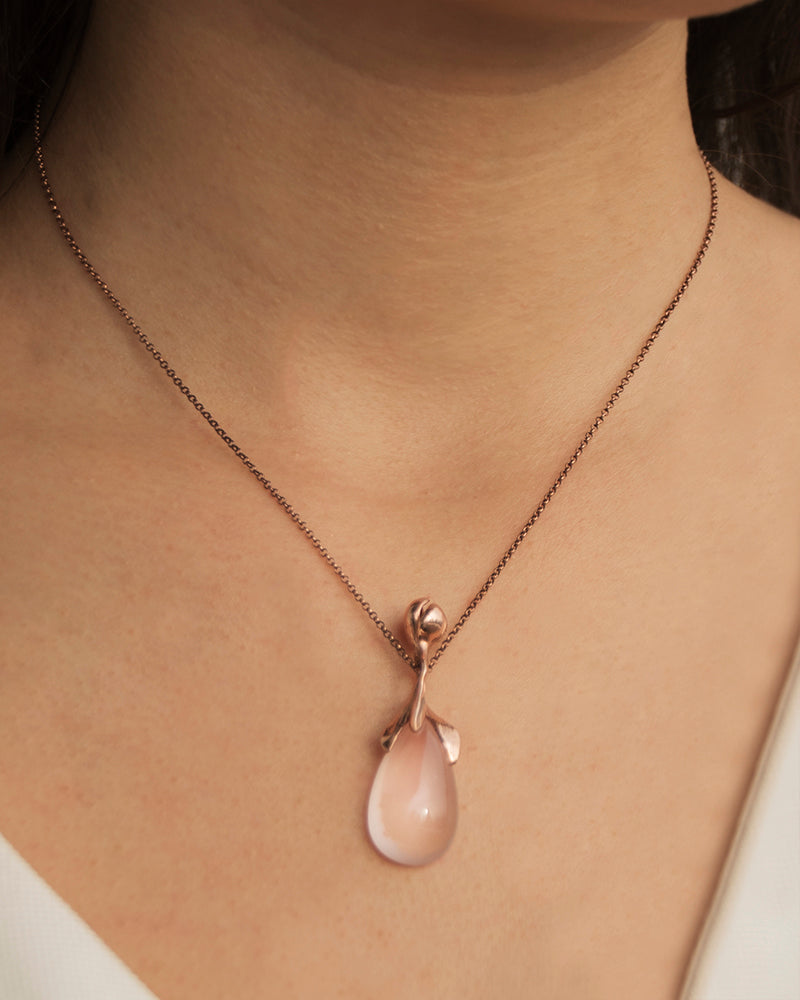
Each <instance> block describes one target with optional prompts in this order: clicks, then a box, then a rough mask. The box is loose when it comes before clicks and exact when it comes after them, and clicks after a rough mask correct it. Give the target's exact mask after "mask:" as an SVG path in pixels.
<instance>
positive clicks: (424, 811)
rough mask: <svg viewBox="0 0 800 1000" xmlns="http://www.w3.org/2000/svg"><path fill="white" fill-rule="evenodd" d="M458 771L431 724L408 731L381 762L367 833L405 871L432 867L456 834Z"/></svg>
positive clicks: (370, 796) (369, 810)
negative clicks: (419, 867)
mask: <svg viewBox="0 0 800 1000" xmlns="http://www.w3.org/2000/svg"><path fill="white" fill-rule="evenodd" d="M457 819H458V802H457V799H456V783H455V779H454V778H453V766H452V764H451V763H450V762H449V760H448V759H447V756H446V754H445V751H444V747H443V746H442V744H441V741H440V740H439V737H438V736H437V735H436V733H435V731H434V729H433V726H432V725H431V723H430V721H429V720H427V719H426V720H425V722H424V724H423V726H422V729H420V731H419V732H418V733H415V732H413V731H412V730H411V728H410V727H409V726H405V727H404V728H403V729H402V731H401V732H400V735H399V736H398V737H397V740H396V741H395V744H394V746H393V747H392V749H391V750H390V751H389V752H388V753H387V754H386V755H385V756H384V758H383V760H382V761H381V763H380V765H379V767H378V772H377V774H376V775H375V780H374V781H373V783H372V791H371V792H370V794H369V805H368V806H367V829H368V831H369V835H370V839H371V840H372V843H373V844H374V845H375V847H376V848H377V850H378V851H380V853H381V854H383V855H384V856H385V857H387V858H389V860H390V861H396V862H397V863H398V864H401V865H427V864H429V863H430V862H431V861H435V860H436V859H437V858H438V857H440V855H442V854H444V852H445V851H446V850H447V848H448V847H449V846H450V841H451V840H452V839H453V834H454V833H455V832H456V821H457Z"/></svg>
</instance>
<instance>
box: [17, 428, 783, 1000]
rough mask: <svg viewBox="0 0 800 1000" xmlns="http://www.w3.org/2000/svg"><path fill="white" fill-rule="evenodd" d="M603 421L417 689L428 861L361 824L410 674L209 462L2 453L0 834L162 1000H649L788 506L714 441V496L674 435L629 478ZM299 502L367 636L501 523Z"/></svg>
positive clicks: (44, 441)
mask: <svg viewBox="0 0 800 1000" xmlns="http://www.w3.org/2000/svg"><path fill="white" fill-rule="evenodd" d="M692 419H697V420H699V419H701V416H700V415H698V416H697V417H696V418H692ZM690 423H691V421H690ZM630 426H632V424H631V422H630V421H629V419H628V418H627V417H626V416H624V415H622V416H621V418H620V428H619V441H618V443H615V442H613V441H612V440H611V435H608V438H607V439H606V442H607V443H604V442H601V441H598V442H597V444H596V446H595V447H594V450H593V453H590V454H587V456H586V457H585V459H584V460H583V461H582V463H581V466H580V467H579V468H578V469H576V470H575V472H574V474H573V475H572V476H571V477H570V479H569V481H568V483H567V484H565V486H564V487H563V488H562V490H561V491H560V492H559V495H558V497H557V502H554V503H553V504H552V506H551V508H550V509H548V511H547V514H546V516H545V517H543V518H542V520H541V521H540V523H539V524H538V525H537V526H536V528H535V529H534V532H533V533H532V535H531V537H530V538H529V539H528V541H527V542H526V544H525V546H523V548H522V549H521V550H520V551H519V553H518V554H517V556H516V557H515V559H514V560H513V561H512V563H511V564H510V565H509V567H508V568H507V569H506V571H505V572H504V573H503V574H502V576H501V577H500V579H499V580H498V581H497V583H496V584H495V586H494V587H493V589H492V590H491V592H490V594H489V595H488V596H487V597H486V599H485V600H484V602H483V603H482V604H481V606H480V607H479V609H478V610H477V611H476V612H475V614H474V616H473V619H472V620H471V621H470V622H469V623H468V625H467V626H466V627H465V628H464V630H463V632H462V634H461V635H459V637H458V638H457V639H456V640H455V641H454V642H453V644H452V646H451V647H450V649H449V650H448V652H447V654H446V656H444V657H443V658H442V660H441V661H440V663H439V664H437V666H436V668H435V670H434V672H433V674H432V675H431V677H430V680H429V684H428V697H429V702H430V704H431V706H432V707H433V708H434V710H436V711H437V712H439V713H440V714H442V715H443V716H444V717H445V718H447V719H448V720H449V721H452V722H453V724H454V725H456V726H457V727H458V729H459V731H460V733H461V737H462V754H461V759H460V761H459V763H458V764H457V765H456V780H457V784H458V792H459V804H460V805H459V808H460V814H459V828H458V831H457V833H456V838H455V841H454V844H453V846H452V847H451V848H450V850H449V851H448V853H447V854H446V855H445V856H444V857H443V858H442V859H441V860H440V861H439V862H437V863H435V864H434V865H432V866H430V867H428V868H420V869H407V868H403V867H399V866H395V865H392V864H389V863H387V862H386V861H384V860H383V859H382V858H380V857H379V856H378V855H376V854H375V852H374V851H373V850H372V848H371V847H370V846H369V843H368V840H367V837H366V834H365V824H364V819H365V808H366V800H367V795H368V791H369V787H370V783H371V780H372V776H373V774H374V770H375V768H376V766H377V764H378V762H379V760H380V750H379V737H380V734H381V732H382V731H383V729H384V727H385V726H386V725H387V724H388V723H389V722H390V721H391V720H392V718H393V717H394V716H395V714H396V713H397V711H398V710H399V709H400V708H401V707H402V705H403V704H404V702H405V701H406V700H407V698H408V696H409V695H410V692H411V688H412V685H413V680H414V678H413V674H412V673H411V671H410V670H409V668H408V667H407V666H406V665H405V664H404V663H403V662H402V661H401V660H400V659H399V657H397V655H396V654H395V653H394V652H393V651H392V650H391V648H390V647H389V646H388V644H387V643H386V641H385V639H383V637H381V636H380V635H379V634H378V632H377V631H376V630H375V629H374V627H373V626H372V624H371V623H370V622H369V620H368V619H367V618H366V616H365V615H364V613H363V611H361V609H359V608H358V607H357V606H356V604H355V603H354V602H353V601H352V599H351V597H350V596H349V595H348V594H347V593H346V591H345V590H344V588H343V587H342V585H341V583H340V581H338V580H337V579H336V577H335V576H334V575H333V574H332V573H331V572H330V569H329V568H328V567H326V566H325V565H324V563H323V562H322V561H321V560H320V558H319V556H318V554H317V553H315V552H314V551H313V550H312V549H311V547H310V546H309V545H308V544H307V542H305V541H304V539H303V538H302V537H301V536H300V534H299V533H298V532H297V530H296V529H295V528H293V526H292V525H291V524H290V523H289V522H288V520H287V519H286V518H285V516H284V515H282V514H281V512H280V511H278V510H277V509H276V508H274V506H273V505H272V504H271V502H270V501H269V499H268V498H266V497H265V496H264V495H263V493H260V492H259V489H258V487H257V485H255V484H254V483H252V482H251V480H250V479H249V477H248V476H247V474H246V473H245V472H243V471H242V470H240V469H239V468H237V466H236V463H235V461H234V460H232V459H231V457H230V456H229V455H228V454H227V453H226V452H225V449H224V448H221V446H220V445H219V442H217V441H215V440H214V439H213V438H210V437H209V438H206V437H204V436H203V432H201V431H198V432H197V433H195V431H194V430H189V431H187V432H186V434H187V435H188V436H186V437H183V438H182V437H180V435H179V436H178V440H177V441H176V442H175V443H163V442H162V444H161V445H160V447H159V449H158V450H154V449H153V448H152V447H150V445H149V441H150V440H151V438H150V436H149V435H148V434H147V433H146V431H147V430H148V428H147V427H145V426H143V425H142V426H138V427H136V428H134V430H135V431H137V433H135V434H132V435H130V436H129V437H128V436H125V437H122V438H120V437H115V436H113V435H112V436H111V437H109V435H108V431H107V430H103V431H102V432H96V433H95V434H94V435H92V434H89V437H88V439H87V436H86V435H85V434H84V435H80V434H77V433H73V434H66V433H65V434H64V436H63V437H62V438H60V439H58V438H56V439H53V437H52V436H49V435H41V436H38V437H37V435H31V436H29V437H28V439H27V440H26V441H25V442H24V447H23V446H22V445H23V442H22V441H21V440H20V439H19V437H16V438H13V436H12V440H7V441H6V454H7V456H8V458H7V463H6V469H7V470H8V473H9V475H8V479H7V482H8V484H9V489H8V491H7V493H6V495H5V496H4V519H5V523H13V524H14V525H15V531H14V533H13V535H11V536H8V537H7V538H6V540H5V542H4V546H5V551H4V553H3V565H4V594H3V601H2V607H3V615H4V621H3V628H2V635H3V644H4V649H3V676H2V698H0V760H2V761H3V780H2V783H0V807H1V809H0V811H1V812H2V816H3V834H4V835H5V836H6V837H7V839H8V840H9V841H10V842H11V843H12V844H13V845H14V846H15V847H16V848H17V849H18V850H19V851H20V853H22V854H23V856H24V857H25V858H26V859H27V860H28V861H29V862H30V863H31V864H33V866H34V867H35V868H36V869H37V870H38V871H39V872H40V873H41V874H42V875H43V876H44V877H45V879H47V881H48V882H50V884H51V885H52V886H53V887H54V888H55V889H56V891H58V892H59V893H60V894H61V895H62V896H63V897H64V898H65V899H66V900H67V901H68V902H69V903H70V904H71V905H72V906H73V907H74V908H75V909H76V910H77V912H78V913H79V914H80V915H81V916H82V917H83V918H84V919H85V920H86V921H87V922H88V923H89V924H90V925H91V926H92V927H93V928H94V929H95V930H96V931H97V932H98V933H99V934H100V936H101V937H102V938H103V939H104V940H105V941H106V942H107V943H108V944H109V945H110V947H111V948H113V949H114V951H116V952H117V953H118V954H119V955H120V957H121V958H122V959H123V960H124V961H125V962H126V963H127V964H128V965H130V967H131V968H132V969H133V970H134V971H135V972H136V973H137V974H138V975H139V976H140V977H141V978H142V979H143V980H144V982H145V983H147V985H148V986H150V987H151V989H153V990H154V992H155V993H156V994H157V995H158V996H159V997H160V998H161V1000H181V998H188V997H192V998H195V1000H217V998H222V997H227V996H233V995H235V996H237V997H242V998H246V997H253V998H255V997H270V996H276V997H277V996H281V997H303V996H309V995H312V993H315V992H316V993H321V994H323V995H343V996H344V995H346V996H349V997H363V998H368V997H374V996H376V995H381V996H384V997H386V998H391V1000H394V998H398V1000H399V998H404V997H408V996H414V995H421V996H434V995H435V996H440V997H446V998H447V997H453V998H455V997H460V998H465V997H467V998H475V1000H478V998H481V997H486V996H491V995H497V996H505V997H508V998H528V997H531V996H535V997H536V998H537V1000H539V998H541V1000H562V998H563V1000H566V998H574V997H575V996H583V997H591V998H596V1000H604V998H611V997H619V996H648V997H651V998H654V1000H656V998H663V1000H668V998H671V997H675V996H676V995H677V990H678V985H679V982H680V978H681V976H682V974H683V970H684V968H685V964H686V962H687V961H688V957H689V953H690V949H691V946H692V943H693V941H694V938H695V936H696V934H697V932H698V930H699V927H700V923H701V920H702V918H703V915H704V912H705V909H706V907H707V905H708V902H709V897H710V893H711V891H712V890H713V886H714V884H715V881H716V878H717V876H718V873H719V868H720V865H721V863H722V860H723V857H724V852H725V848H726V846H727V843H728V841H729V838H730V835H731V833H732V829H733V825H734V823H735V820H736V817H737V815H738V812H739V809H740V808H741V804H742V800H743V796H744V794H745V791H746V787H747V783H748V781H749V778H750V775H751V772H752V767H753V765H754V762H755V759H756V756H757V753H758V749H759V746H760V743H761V741H762V739H763V737H764V734H765V731H766V726H767V724H768V721H769V718H770V714H771V711H772V707H773V705H774V703H775V700H776V698H777V694H778V691H779V688H780V685H781V683H782V680H783V677H784V675H785V670H786V667H787V664H788V656H789V652H790V647H791V644H792V641H793V639H794V636H795V630H796V627H797V624H798V623H797V619H796V607H797V606H796V603H793V602H794V597H795V594H796V592H797V584H798V561H797V560H796V559H795V558H793V555H792V554H793V553H795V552H797V551H798V548H797V546H796V544H795V543H796V541H797V539H796V537H794V535H793V534H792V533H793V532H795V533H796V523H797V519H796V518H795V517H794V514H795V511H794V509H793V507H792V501H791V499H790V496H789V494H788V493H786V492H784V491H781V492H779V494H778V498H777V499H775V498H774V494H773V500H772V501H771V502H769V503H767V502H765V500H764V491H763V489H760V488H758V487H757V486H755V485H754V483H755V482H759V483H760V484H761V485H762V486H763V484H764V476H772V477H774V481H776V482H782V481H783V482H785V481H786V476H787V475H788V474H789V473H788V463H787V466H785V467H784V468H783V469H780V468H778V469H776V468H775V467H774V463H771V457H772V456H764V457H763V459H759V460H758V461H760V462H762V463H763V467H760V468H759V469H756V470H753V468H752V463H753V461H754V459H753V457H752V455H751V454H749V453H747V452H743V451H742V449H741V447H740V442H735V441H734V442H731V443H730V445H729V448H730V453H729V454H728V455H726V456H725V458H726V460H727V459H729V460H730V461H728V462H727V470H726V473H725V476H724V477H718V478H716V479H715V478H714V477H709V475H708V468H709V462H712V461H713V459H714V455H715V454H716V456H717V458H718V457H719V447H720V442H721V440H722V438H721V437H719V436H718V437H717V439H716V440H714V439H713V438H712V439H711V440H709V441H708V442H707V443H706V444H705V445H703V446H702V447H701V448H700V449H699V451H695V453H694V454H693V455H692V457H691V458H690V459H689V460H687V457H686V452H685V447H684V444H682V443H681V442H685V440H687V437H686V435H688V434H689V433H690V432H691V430H692V428H691V426H684V427H683V428H682V433H681V434H680V435H676V436H675V437H674V438H673V439H672V441H673V443H672V444H669V443H666V444H665V445H664V447H663V448H662V449H661V450H660V451H659V452H658V453H657V454H656V455H654V456H652V457H651V458H649V459H648V460H647V461H646V462H644V463H642V462H638V463H637V462H630V461H626V460H625V458H624V456H625V449H626V448H630V447H631V441H630V438H629V436H628V435H629V433H630V431H629V429H628V428H630ZM149 429H150V430H152V428H149ZM78 440H80V442H81V443H80V446H77V445H76V444H74V443H71V442H75V441H78ZM737 463H739V465H738V467H737ZM722 464H725V463H722ZM745 466H746V467H747V469H748V477H747V479H745V478H744V477H743V476H742V475H741V474H742V473H743V472H744V471H745ZM754 471H755V472H756V473H758V475H752V473H753V472H754ZM200 477H202V489H198V482H199V481H200ZM781 477H783V480H782V479H781ZM742 482H746V483H747V484H749V485H746V486H745V487H744V488H743V490H742V489H740V490H739V494H738V495H736V496H735V497H734V494H733V491H732V489H731V487H732V485H733V484H735V483H742ZM301 485H303V484H298V486H301ZM305 486H306V487H307V490H306V506H307V509H308V510H310V511H313V512H316V514H317V522H318V525H317V526H318V530H320V525H321V524H325V523H327V524H328V525H329V526H330V528H329V534H330V535H331V536H332V537H331V548H332V549H334V544H333V543H334V542H335V544H336V550H337V555H338V552H341V553H343V555H342V556H341V560H342V561H345V556H344V554H348V555H349V567H348V568H350V572H351V573H352V575H353V576H354V577H356V578H357V579H358V582H359V584H360V585H361V586H362V588H363V590H364V591H368V592H369V596H370V598H371V599H372V600H373V602H374V604H375V605H376V607H377V608H378V609H379V611H380V612H381V613H382V614H383V615H384V616H385V617H386V618H387V621H388V623H389V624H390V625H399V619H400V617H401V615H402V612H403V611H404V609H405V607H406V605H407V604H408V602H409V601H410V600H411V599H413V598H415V597H419V596H428V595H429V596H432V597H433V599H434V600H437V601H438V602H439V603H441V604H442V605H443V606H444V607H445V610H446V611H447V613H448V615H449V617H450V619H451V620H454V619H455V618H456V617H457V614H458V612H460V610H461V607H462V606H463V605H464V604H465V603H466V602H467V600H468V599H469V597H470V596H471V592H474V590H475V589H477V585H479V583H480V579H479V578H480V575H481V572H484V571H488V568H489V566H490V565H491V564H492V562H493V561H494V558H496V555H499V551H496V550H497V549H498V547H499V549H500V550H502V546H503V543H504V542H505V539H504V538H497V540H495V537H496V536H502V535H503V534H505V535H506V536H508V539H509V540H510V538H511V537H513V534H514V529H515V527H516V526H517V525H518V522H520V521H521V520H524V518H520V517H519V516H517V518H516V521H515V519H514V513H515V512H514V511H511V510H505V511H501V515H500V518H499V521H498V519H497V518H495V520H494V521H493V520H492V516H491V504H490V502H489V500H487V501H486V503H484V504H482V503H481V502H477V503H476V502H475V501H474V500H472V501H470V502H469V503H467V502H466V501H465V502H464V503H463V505H461V506H459V504H458V503H454V504H453V506H452V508H451V509H450V510H448V517H447V519H446V521H447V523H448V524H449V525H450V527H449V528H447V529H442V528H441V523H442V518H441V510H442V508H441V507H438V510H437V508H436V505H434V504H431V505H430V507H429V508H428V509H422V510H421V511H419V510H418V511H416V512H415V511H413V510H398V509H397V508H396V507H393V506H392V505H391V504H390V503H388V502H385V509H386V510H387V511H388V513H387V514H386V516H385V518H384V519H383V520H382V521H381V520H380V519H378V520H379V523H377V522H376V519H375V517H374V512H375V510H380V509H381V508H380V504H381V498H380V497H374V496H370V495H366V496H364V495H362V496H361V497H359V495H358V493H357V492H356V491H355V490H353V491H352V493H351V494H350V495H345V496H340V497H336V498H332V497H331V496H330V495H329V493H328V492H326V489H325V485H324V483H317V484H314V483H311V482H307V483H305ZM385 500H386V498H384V501H385ZM512 506H513V505H512ZM519 513H521V514H524V515H525V516H527V512H526V510H525V509H524V508H522V509H520V511H519ZM437 516H438V518H439V520H438V521H437ZM501 521H502V522H503V523H499V522H501ZM420 524H422V525H423V527H422V528H420ZM425 524H428V525H431V526H434V527H435V529H436V530H435V531H434V530H433V528H432V529H431V531H430V537H429V536H428V534H426V531H427V529H426V528H425V527H424V525H425ZM504 528H505V531H504V530H503V529H504ZM435 535H438V536H439V537H440V538H442V542H441V544H440V547H439V548H438V549H437V548H436V545H435V543H434V542H433V541H432V540H431V539H432V538H433V537H434V536H435ZM326 541H327V539H326ZM498 543H499V546H498ZM420 550H424V557H422V556H420V555H419V552H420ZM493 551H496V555H495V557H494V558H493V557H492V553H493ZM409 554H415V555H411V556H410V555H409ZM481 567H484V569H481ZM423 589H424V593H423V592H422V591H423Z"/></svg>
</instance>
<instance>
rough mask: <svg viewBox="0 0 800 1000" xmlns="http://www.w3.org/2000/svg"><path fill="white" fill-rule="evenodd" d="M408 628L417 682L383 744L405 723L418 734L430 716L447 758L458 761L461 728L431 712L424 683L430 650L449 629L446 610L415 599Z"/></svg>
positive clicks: (390, 742) (390, 743)
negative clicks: (409, 698) (459, 729)
mask: <svg viewBox="0 0 800 1000" xmlns="http://www.w3.org/2000/svg"><path fill="white" fill-rule="evenodd" d="M406 630H407V632H408V637H409V639H410V640H411V642H412V644H413V647H414V661H413V666H414V669H415V670H416V672H417V682H416V684H415V685H414V693H413V694H412V695H411V701H409V703H408V705H406V707H405V708H404V709H403V711H402V712H401V713H400V715H399V716H398V718H397V719H395V721H394V722H393V723H392V724H391V725H390V726H388V727H387V728H386V730H385V731H384V733H383V736H382V737H381V746H382V747H383V749H384V750H386V751H387V753H388V751H389V750H391V749H392V747H393V746H394V744H395V741H396V740H397V737H398V736H399V735H400V732H401V730H402V729H403V727H404V726H406V725H407V726H408V727H409V729H411V731H412V732H414V733H418V732H419V731H420V729H422V727H423V725H424V724H425V720H426V719H427V720H428V721H429V722H430V723H431V725H432V726H433V730H434V732H435V733H436V735H437V736H438V738H439V742H440V743H441V744H442V746H443V747H444V751H445V754H446V756H447V759H448V761H449V762H450V763H451V764H455V762H456V761H457V760H458V755H459V753H460V751H461V737H460V736H459V735H458V730H456V729H455V728H454V727H453V726H451V725H450V723H449V722H445V721H444V719H442V718H441V717H440V716H438V715H437V714H436V713H435V712H432V711H431V710H430V709H429V708H428V703H427V701H426V698H425V685H426V682H427V679H428V674H429V673H430V670H431V651H432V649H433V647H434V646H436V645H438V643H439V642H440V641H441V640H442V638H443V637H444V635H445V633H446V632H447V619H446V618H445V615H444V611H442V609H441V608H440V607H439V605H438V604H434V603H433V601H431V599H430V598H429V597H423V598H421V599H420V600H418V601H413V602H412V603H411V604H410V605H409V607H408V610H407V611H406Z"/></svg>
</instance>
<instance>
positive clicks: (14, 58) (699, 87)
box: [0, 0, 800, 215]
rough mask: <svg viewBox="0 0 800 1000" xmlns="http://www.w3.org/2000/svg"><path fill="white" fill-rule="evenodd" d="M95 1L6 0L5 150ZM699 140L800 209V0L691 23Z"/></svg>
mask: <svg viewBox="0 0 800 1000" xmlns="http://www.w3.org/2000/svg"><path fill="white" fill-rule="evenodd" d="M91 5H92V0H60V2H58V0H3V2H2V3H0V152H1V153H2V154H3V155H4V154H5V153H7V152H8V151H9V150H10V149H11V147H12V146H13V145H14V144H15V143H16V142H17V140H18V139H19V138H20V136H21V135H23V134H24V133H25V132H26V131H28V130H29V128H30V125H31V121H32V117H33V109H34V106H35V102H36V99H37V97H38V96H39V95H40V94H42V93H43V92H45V91H47V90H51V89H54V88H56V89H58V88H62V87H63V86H64V84H65V82H66V79H67V75H68V73H69V69H70V67H71V66H72V64H73V63H74V60H75V58H76V56H77V52H78V49H79V47H80V41H81V38H82V36H83V33H84V30H85V27H86V24H87V21H88V18H89V14H90V12H91ZM686 67H687V77H688V84H689V101H690V105H691V109H692V118H693V121H694V127H695V133H696V136H697V141H698V145H699V146H700V148H701V149H703V150H705V152H706V153H707V155H708V156H709V158H710V159H711V161H712V163H714V164H715V165H716V166H717V167H718V168H719V169H720V170H721V171H722V172H723V173H725V174H726V175H727V176H729V177H731V178H732V179H733V180H734V181H735V182H736V183H737V184H739V185H740V186H741V187H743V188H745V189H746V190H748V191H751V192H752V193H753V194H756V195H758V196H759V197H761V198H763V199H765V200H766V201H770V202H772V203H773V204H775V205H778V206H779V207H780V208H783V209H785V210H786V211H790V212H793V213H795V214H796V215H800V0H761V2H759V3H755V4H752V5H751V6H749V7H744V8H742V9H741V10H736V11H732V12H731V13H729V14H721V15H718V16H716V17H704V18H696V19H694V20H692V21H690V22H689V47H688V52H687V60H686Z"/></svg>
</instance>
